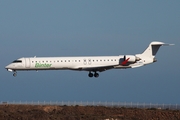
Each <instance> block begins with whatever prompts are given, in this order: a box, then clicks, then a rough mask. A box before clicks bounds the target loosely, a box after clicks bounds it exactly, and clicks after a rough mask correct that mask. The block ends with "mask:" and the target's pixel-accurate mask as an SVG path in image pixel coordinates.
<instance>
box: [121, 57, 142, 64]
mask: <svg viewBox="0 0 180 120" xmlns="http://www.w3.org/2000/svg"><path fill="white" fill-rule="evenodd" d="M139 60H141V59H140V58H139V57H136V56H134V55H124V58H121V59H120V63H121V65H126V64H127V63H134V62H136V61H139Z"/></svg>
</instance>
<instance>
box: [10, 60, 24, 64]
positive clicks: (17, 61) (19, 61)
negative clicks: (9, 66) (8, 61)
mask: <svg viewBox="0 0 180 120" xmlns="http://www.w3.org/2000/svg"><path fill="white" fill-rule="evenodd" d="M12 63H22V60H14V61H13V62H12Z"/></svg>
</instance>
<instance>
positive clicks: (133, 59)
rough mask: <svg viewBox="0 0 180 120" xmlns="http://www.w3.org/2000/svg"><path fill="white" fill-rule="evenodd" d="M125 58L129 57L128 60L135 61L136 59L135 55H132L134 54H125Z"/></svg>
mask: <svg viewBox="0 0 180 120" xmlns="http://www.w3.org/2000/svg"><path fill="white" fill-rule="evenodd" d="M127 59H129V60H128V62H136V61H137V59H136V56H134V55H125V59H124V60H127Z"/></svg>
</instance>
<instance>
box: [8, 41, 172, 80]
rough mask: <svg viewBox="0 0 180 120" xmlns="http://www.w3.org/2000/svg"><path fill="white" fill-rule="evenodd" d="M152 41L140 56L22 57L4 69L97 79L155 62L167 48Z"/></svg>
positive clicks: (15, 71) (161, 43) (15, 72)
mask: <svg viewBox="0 0 180 120" xmlns="http://www.w3.org/2000/svg"><path fill="white" fill-rule="evenodd" d="M169 45H174V44H167V43H163V42H158V41H154V42H151V43H150V44H149V46H148V47H147V49H146V50H145V51H144V52H143V53H142V54H135V55H118V56H81V57H36V56H35V57H23V58H19V59H17V60H14V61H13V62H12V63H10V64H9V65H7V66H6V67H5V69H7V71H10V72H13V76H14V77H15V76H16V75H17V71H28V70H36V71H39V70H76V71H88V72H89V74H88V76H89V77H93V76H94V77H96V78H97V77H99V73H98V72H103V71H106V70H110V69H126V68H136V67H141V66H144V65H147V64H151V63H154V62H156V61H157V60H156V58H155V55H156V53H157V52H158V50H159V48H160V47H161V46H169Z"/></svg>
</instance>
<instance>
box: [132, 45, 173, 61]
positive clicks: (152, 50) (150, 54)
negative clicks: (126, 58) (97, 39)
mask: <svg viewBox="0 0 180 120" xmlns="http://www.w3.org/2000/svg"><path fill="white" fill-rule="evenodd" d="M169 45H174V44H167V43H163V42H151V43H150V44H149V46H148V47H147V49H146V50H145V51H144V52H143V53H142V54H136V56H137V57H139V58H140V59H141V62H143V64H150V63H153V62H156V61H157V60H156V58H155V55H156V54H157V52H158V50H159V48H160V47H161V46H169Z"/></svg>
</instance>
